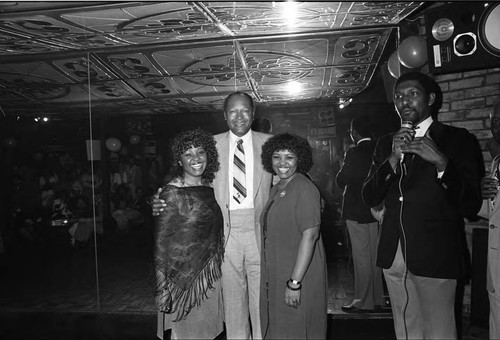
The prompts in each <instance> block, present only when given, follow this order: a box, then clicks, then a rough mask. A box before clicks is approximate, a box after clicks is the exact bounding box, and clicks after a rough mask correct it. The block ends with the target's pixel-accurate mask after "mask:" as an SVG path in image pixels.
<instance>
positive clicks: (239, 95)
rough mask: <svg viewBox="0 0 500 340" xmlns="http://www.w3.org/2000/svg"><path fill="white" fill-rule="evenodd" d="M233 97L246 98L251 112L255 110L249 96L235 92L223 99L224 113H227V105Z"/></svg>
mask: <svg viewBox="0 0 500 340" xmlns="http://www.w3.org/2000/svg"><path fill="white" fill-rule="evenodd" d="M235 96H238V97H246V98H247V99H248V100H249V101H250V105H251V106H252V111H253V109H255V103H254V102H253V98H252V96H251V95H249V94H248V93H245V92H240V91H236V92H233V93H231V94H230V95H229V96H227V97H226V99H224V112H227V104H229V100H230V99H231V98H232V97H235Z"/></svg>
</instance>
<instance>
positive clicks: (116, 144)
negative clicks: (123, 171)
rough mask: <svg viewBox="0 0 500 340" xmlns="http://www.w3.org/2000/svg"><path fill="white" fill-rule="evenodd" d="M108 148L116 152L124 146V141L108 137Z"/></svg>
mask: <svg viewBox="0 0 500 340" xmlns="http://www.w3.org/2000/svg"><path fill="white" fill-rule="evenodd" d="M106 148H107V149H108V150H109V151H113V152H116V151H118V150H120V149H121V148H122V142H120V140H119V139H118V138H114V137H110V138H108V139H106Z"/></svg>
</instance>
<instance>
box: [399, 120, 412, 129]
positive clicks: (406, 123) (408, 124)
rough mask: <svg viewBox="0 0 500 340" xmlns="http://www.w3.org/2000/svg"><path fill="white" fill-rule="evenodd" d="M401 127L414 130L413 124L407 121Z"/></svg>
mask: <svg viewBox="0 0 500 340" xmlns="http://www.w3.org/2000/svg"><path fill="white" fill-rule="evenodd" d="M401 127H402V128H407V129H413V122H411V121H409V120H405V121H404V122H402V123H401Z"/></svg>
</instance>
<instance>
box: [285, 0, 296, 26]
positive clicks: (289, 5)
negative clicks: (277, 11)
mask: <svg viewBox="0 0 500 340" xmlns="http://www.w3.org/2000/svg"><path fill="white" fill-rule="evenodd" d="M282 16H283V20H284V21H285V22H286V24H287V25H288V27H293V26H295V25H296V23H297V16H298V4H297V3H296V2H294V1H291V0H289V1H287V2H283V11H282Z"/></svg>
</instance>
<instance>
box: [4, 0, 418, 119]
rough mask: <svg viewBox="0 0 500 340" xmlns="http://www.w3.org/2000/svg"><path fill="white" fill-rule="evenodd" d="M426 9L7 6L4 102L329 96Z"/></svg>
mask: <svg viewBox="0 0 500 340" xmlns="http://www.w3.org/2000/svg"><path fill="white" fill-rule="evenodd" d="M44 4H45V6H44ZM421 6H422V3H420V2H270V1H267V2H95V3H86V2H71V3H58V4H54V3H49V2H47V3H43V2H42V3H40V2H33V3H29V2H27V3H19V5H16V4H11V5H10V6H8V7H5V6H4V7H3V8H2V9H3V11H2V12H1V13H0V95H1V97H0V105H1V107H2V108H3V109H4V112H6V113H9V112H12V113H13V114H26V115H29V114H37V115H38V114H40V113H43V112H45V113H47V114H53V115H59V114H61V115H65V116H67V115H71V114H85V113H86V112H87V111H88V110H89V109H88V103H89V99H90V102H91V105H92V112H94V113H102V114H164V113H165V114H172V113H181V112H184V111H186V110H188V111H190V112H203V111H210V110H219V109H220V107H221V105H222V102H223V98H224V97H225V96H226V95H227V94H228V93H230V92H232V91H234V90H239V91H245V92H249V93H251V94H252V96H253V97H254V98H255V99H256V101H257V102H261V103H266V104H269V105H272V104H273V103H280V104H283V103H287V102H293V103H297V102H312V101H314V102H317V101H318V100H319V101H323V102H328V101H331V102H333V101H335V100H336V99H337V98H339V97H351V96H355V95H356V94H359V93H360V92H362V91H363V90H364V89H365V88H366V87H367V86H368V85H369V84H370V81H371V79H372V77H373V74H374V72H375V70H376V68H377V66H378V64H379V60H380V58H381V56H382V53H383V51H384V48H385V46H386V44H387V41H388V39H389V38H390V37H391V33H392V32H393V31H394V29H395V27H396V25H397V24H398V23H399V22H400V21H401V20H403V19H404V18H405V17H407V16H408V15H410V14H411V13H413V12H415V11H416V10H418V9H419V8H420V7H421ZM0 7H2V6H1V5H0ZM14 112H15V113H14Z"/></svg>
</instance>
